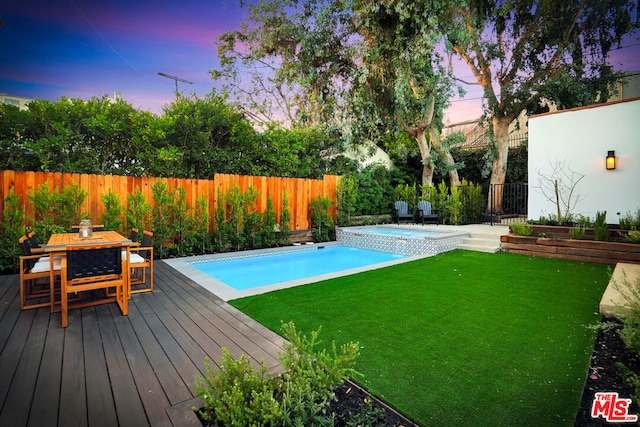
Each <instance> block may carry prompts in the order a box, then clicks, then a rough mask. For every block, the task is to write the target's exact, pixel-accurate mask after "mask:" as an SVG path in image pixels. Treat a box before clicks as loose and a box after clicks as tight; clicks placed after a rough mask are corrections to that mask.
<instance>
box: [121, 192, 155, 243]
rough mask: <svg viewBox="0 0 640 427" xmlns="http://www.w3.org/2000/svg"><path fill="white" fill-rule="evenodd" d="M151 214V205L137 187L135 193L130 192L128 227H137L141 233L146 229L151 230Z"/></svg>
mask: <svg viewBox="0 0 640 427" xmlns="http://www.w3.org/2000/svg"><path fill="white" fill-rule="evenodd" d="M150 215H151V205H150V204H149V203H147V201H146V200H145V198H144V194H142V192H141V191H140V189H136V191H135V192H134V193H133V194H129V200H128V202H127V211H126V218H127V229H132V228H136V229H138V230H139V231H140V233H142V232H143V231H144V230H149V227H148V225H149V216H150Z"/></svg>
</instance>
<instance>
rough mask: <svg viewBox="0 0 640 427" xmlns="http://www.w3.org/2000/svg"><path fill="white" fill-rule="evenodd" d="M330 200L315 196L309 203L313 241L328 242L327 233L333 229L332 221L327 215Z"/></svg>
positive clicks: (325, 197)
mask: <svg viewBox="0 0 640 427" xmlns="http://www.w3.org/2000/svg"><path fill="white" fill-rule="evenodd" d="M330 207H331V199H329V197H327V196H317V197H316V198H314V199H312V200H311V202H310V203H309V211H310V215H311V227H312V234H313V240H315V241H316V242H328V241H329V240H330V237H329V232H330V231H331V229H332V228H333V220H332V219H331V216H330V215H329V208H330Z"/></svg>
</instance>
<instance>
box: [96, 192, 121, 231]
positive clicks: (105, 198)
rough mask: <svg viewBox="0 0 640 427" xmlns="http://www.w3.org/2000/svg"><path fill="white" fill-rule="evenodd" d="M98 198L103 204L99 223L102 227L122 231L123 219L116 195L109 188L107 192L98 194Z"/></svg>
mask: <svg viewBox="0 0 640 427" xmlns="http://www.w3.org/2000/svg"><path fill="white" fill-rule="evenodd" d="M100 200H101V201H102V204H104V214H102V216H101V217H100V223H101V224H103V225H104V229H105V230H115V231H122V225H123V224H124V220H123V218H122V205H121V204H120V198H119V197H118V195H117V194H115V193H114V192H113V191H112V190H111V189H109V191H108V192H107V193H103V194H102V195H101V196H100Z"/></svg>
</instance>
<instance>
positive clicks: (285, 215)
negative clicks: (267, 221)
mask: <svg viewBox="0 0 640 427" xmlns="http://www.w3.org/2000/svg"><path fill="white" fill-rule="evenodd" d="M278 230H279V231H278V234H277V239H278V244H280V245H281V246H286V245H288V244H289V236H290V235H291V211H290V210H289V196H288V195H287V192H286V190H285V191H284V193H283V195H282V210H281V211H280V223H279V225H278Z"/></svg>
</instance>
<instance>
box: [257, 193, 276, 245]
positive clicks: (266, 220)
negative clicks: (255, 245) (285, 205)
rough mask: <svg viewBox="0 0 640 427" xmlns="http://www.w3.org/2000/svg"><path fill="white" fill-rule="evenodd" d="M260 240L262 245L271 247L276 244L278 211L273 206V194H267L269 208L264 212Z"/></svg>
mask: <svg viewBox="0 0 640 427" xmlns="http://www.w3.org/2000/svg"><path fill="white" fill-rule="evenodd" d="M260 241H261V244H262V246H265V247H271V246H274V245H275V244H276V211H275V209H274V208H273V199H272V198H271V196H267V209H266V210H265V211H264V212H263V213H262V219H261V224H260Z"/></svg>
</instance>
